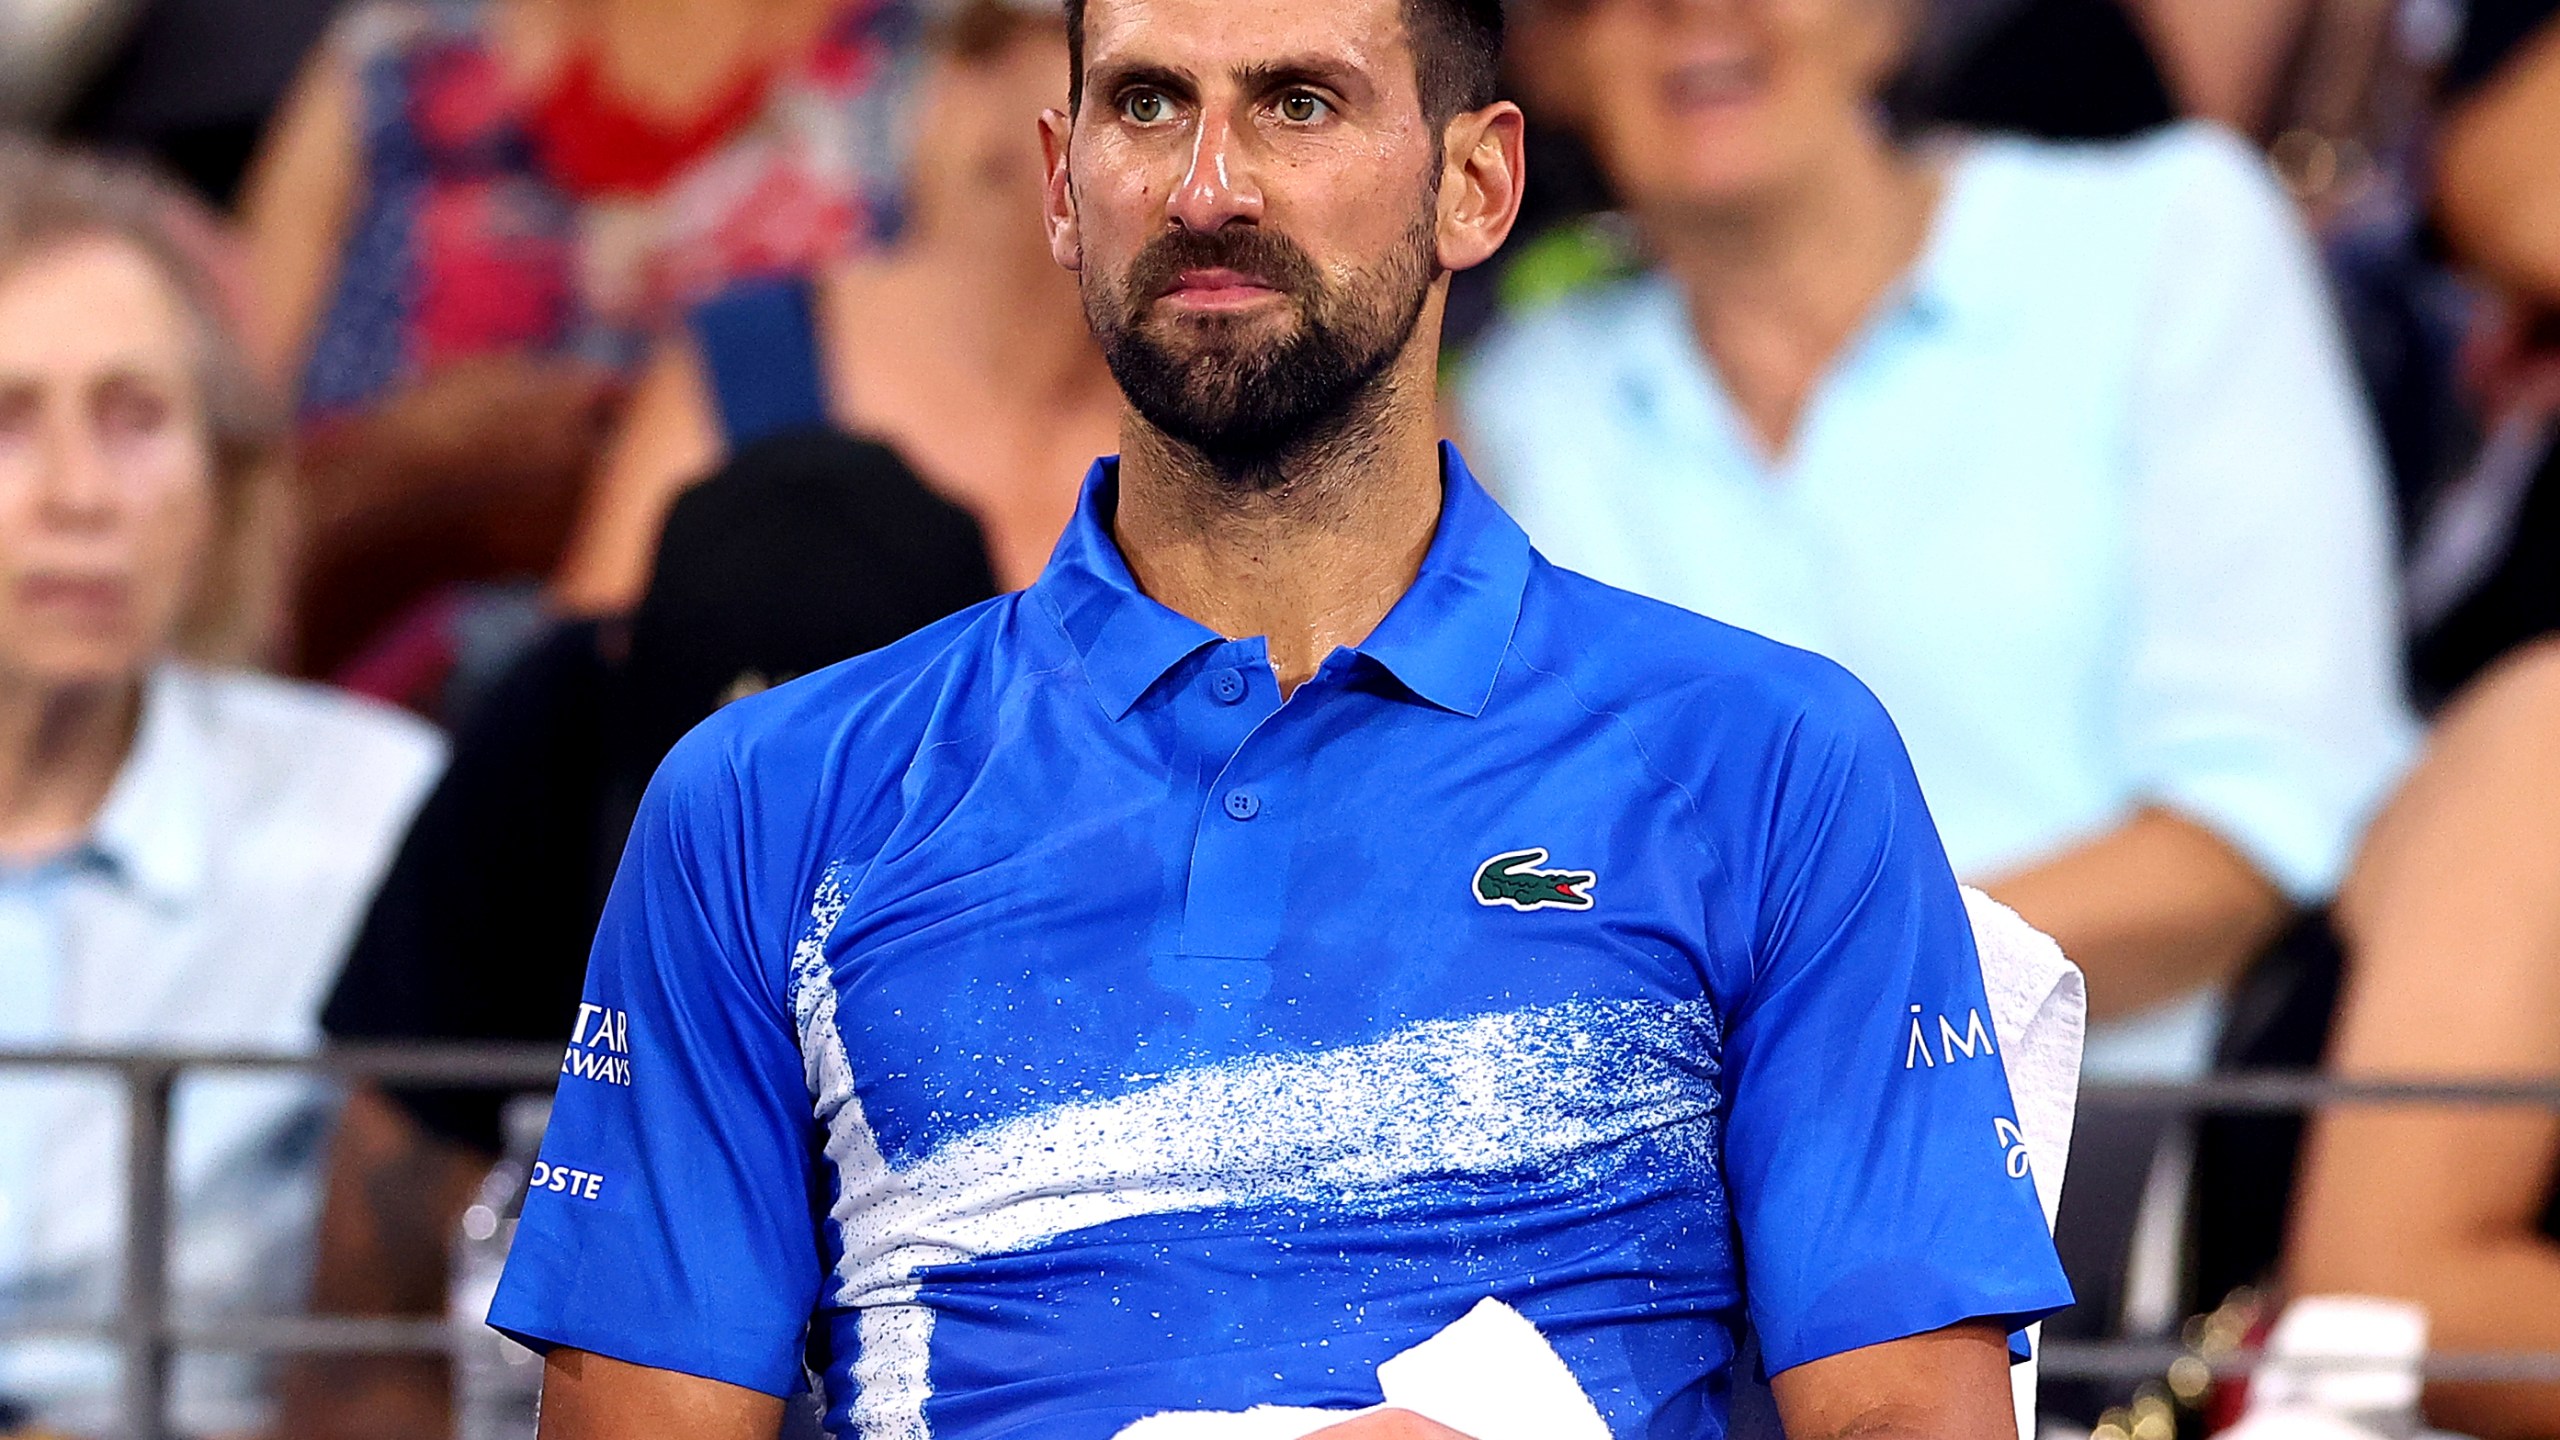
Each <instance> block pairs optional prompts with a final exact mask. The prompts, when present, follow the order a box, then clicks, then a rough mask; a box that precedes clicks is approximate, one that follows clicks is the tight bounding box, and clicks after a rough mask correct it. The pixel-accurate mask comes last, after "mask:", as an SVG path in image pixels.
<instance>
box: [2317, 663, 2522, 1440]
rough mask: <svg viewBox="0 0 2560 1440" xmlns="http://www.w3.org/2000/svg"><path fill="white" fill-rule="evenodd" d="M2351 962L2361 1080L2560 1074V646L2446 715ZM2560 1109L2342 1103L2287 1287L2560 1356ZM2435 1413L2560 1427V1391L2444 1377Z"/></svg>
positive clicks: (2351, 1045) (2372, 885)
mask: <svg viewBox="0 0 2560 1440" xmlns="http://www.w3.org/2000/svg"><path fill="white" fill-rule="evenodd" d="M2338 922H2339V927H2340V929H2341V931H2342V932H2343V933H2344V934H2345V936H2346V937H2347V939H2348V941H2349V944H2350V947H2351V953H2352V954H2353V956H2354V962H2353V971H2352V978H2351V981H2350V984H2349V987H2348V991H2347V998H2346V1003H2345V1006H2344V1007H2343V1010H2342V1013H2341V1015H2340V1017H2339V1026H2338V1036H2337V1040H2336V1042H2335V1046H2334V1048H2333V1050H2332V1052H2331V1065H2332V1068H2333V1069H2334V1070H2335V1072H2336V1073H2338V1074H2340V1075H2343V1076H2348V1077H2352V1078H2358V1079H2387V1080H2449V1081H2466V1080H2467V1081H2495V1080H2511V1081H2549V1080H2552V1079H2554V1078H2555V1077H2560V647H2555V646H2554V645H2552V644H2550V643H2545V644H2543V645H2541V646H2538V647H2535V648H2533V649H2530V650H2528V651H2526V652H2523V653H2522V654H2520V655H2518V656H2516V657H2514V658H2512V659H2510V660H2509V661H2508V662H2507V663H2505V664H2503V665H2501V666H2500V667H2498V668H2497V669H2495V670H2493V671H2492V672H2491V673H2490V674H2489V675H2488V676H2487V677H2486V678H2484V679H2483V680H2482V681H2481V682H2480V683H2479V684H2478V685H2477V686H2475V687H2474V688H2473V689H2472V690H2471V691H2470V692H2468V693H2467V694H2466V695H2465V696H2464V698H2462V699H2461V700H2460V701H2458V702H2456V703H2455V704H2454V705H2453V706H2451V707H2450V708H2448V710H2447V711H2446V712H2445V715H2444V718H2443V720H2442V722H2441V723H2440V724H2439V725H2438V727H2437V730H2436V734H2435V737H2434V742H2433V745H2432V748H2431V750H2430V753H2429V754H2428V757H2427V759H2426V761H2425V763H2424V764H2422V765H2421V766H2420V767H2419V768H2418V770H2417V771H2416V773H2415V774H2413V775H2412V776H2411V778H2410V780H2409V783H2408V785H2407V786H2406V787H2405V788H2404V789H2403V790H2402V791H2401V793H2400V795H2399V796H2398V798H2397V799H2395V800H2394V801H2393V802H2392V805H2391V808H2390V809H2389V810H2387V811H2386V812H2385V813H2384V815H2383V817H2382V819H2381V820H2380V821H2379V822H2377V823H2376V824H2375V826H2374V829H2373V834H2372V836H2371V837H2370V838H2369V839H2368V841H2367V842H2366V845H2365V848H2364V851H2363V853H2362V855H2361V856H2360V857H2359V858H2358V860H2357V863H2356V867H2355V870H2354V872H2353V874H2352V875H2351V876H2350V878H2349V880H2348V882H2347V885H2346V888H2345V890H2344V891H2343V892H2342V893H2341V895H2340V897H2339V901H2338ZM2555 1166H2560V1118H2555V1117H2554V1116H2553V1115H2552V1114H2550V1113H2549V1112H2547V1111H2545V1110H2542V1109H2539V1108H2531V1109H2525V1108H2503V1107H2496V1108H2480V1107H2461V1108H2430V1107H2424V1106H2411V1105H2398V1106H2376V1107H2345V1106H2342V1107H2334V1108H2332V1109H2330V1110H2329V1111H2327V1112H2326V1113H2325V1114H2324V1115H2323V1117H2322V1118H2321V1120H2320V1121H2319V1123H2318V1125H2317V1126H2316V1128H2315V1130H2314V1133H2313V1138H2312V1143H2311V1145H2310V1147H2309V1150H2308V1152H2307V1157H2306V1160H2305V1165H2304V1176H2303V1189H2302V1194H2301V1201H2300V1206H2299V1210H2298V1212H2297V1215H2296V1222H2295V1231H2294V1237H2293V1254H2292V1263H2291V1266H2290V1274H2289V1277H2288V1278H2289V1280H2290V1283H2291V1284H2292V1285H2293V1287H2294V1288H2295V1289H2296V1290H2298V1291H2300V1292H2302V1293H2306V1294H2318V1293H2353V1294H2366V1295H2386V1296H2394V1297H2399V1298H2404V1299H2409V1300H2414V1301H2417V1302H2418V1303H2420V1304H2422V1305H2424V1306H2426V1307H2427V1309H2428V1311H2429V1314H2430V1319H2431V1332H2430V1337H2429V1338H2430V1343H2431V1344H2432V1346H2433V1347H2434V1348H2436V1349H2439V1350H2450V1351H2554V1350H2560V1241H2555V1239H2554V1237H2555V1236H2560V1189H2555V1186H2554V1184H2553V1178H2552V1177H2553V1175H2554V1172H2555ZM2428 1410H2429V1415H2430V1418H2431V1419H2433V1420H2434V1422H2435V1423H2437V1424H2439V1425H2442V1426H2446V1427H2449V1428H2451V1429H2454V1430H2458V1431H2460V1432H2462V1433H2464V1434H2469V1435H2479V1436H2484V1437H2489V1440H2506V1437H2510V1436H2516V1437H2521V1436H2542V1435H2551V1434H2554V1433H2560V1386H2551V1385H2535V1386H2526V1385H2474V1386H2460V1385H2442V1386H2437V1387H2433V1388H2432V1389H2431V1390H2430V1391H2429V1393H2428Z"/></svg>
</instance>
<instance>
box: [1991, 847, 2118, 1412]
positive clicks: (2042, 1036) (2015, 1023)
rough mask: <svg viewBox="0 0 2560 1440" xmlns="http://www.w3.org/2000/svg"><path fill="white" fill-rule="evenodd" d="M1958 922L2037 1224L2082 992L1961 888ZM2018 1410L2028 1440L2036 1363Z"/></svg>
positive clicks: (2047, 1188) (2076, 1051) (2044, 943)
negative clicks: (1968, 942)
mask: <svg viewBox="0 0 2560 1440" xmlns="http://www.w3.org/2000/svg"><path fill="white" fill-rule="evenodd" d="M1964 909H1965V917H1966V918H1967V919H1968V920H1970V921H1971V922H1972V923H1973V948H1974V949H1975V950H1976V951H1978V952H1980V953H1981V956H1982V988H1983V990H1984V991H1985V992H1986V993H1987V994H1988V995H1989V996H1990V998H1991V1029H1992V1032H1993V1034H1994V1035H1995V1037H1996V1038H1997V1039H1998V1040H1999V1042H2000V1057H2001V1063H2002V1064H2003V1065H2004V1066H2005V1067H2007V1069H2008V1072H2009V1100H2010V1103H2011V1104H2013V1105H2015V1106H2017V1107H2018V1128H2019V1129H2020V1130H2021V1131H2023V1132H2025V1138H2026V1145H2027V1161H2028V1163H2029V1164H2030V1165H2032V1166H2033V1167H2034V1168H2035V1177H2036V1199H2037V1201H2038V1202H2040V1203H2041V1204H2042V1205H2043V1206H2044V1223H2045V1227H2046V1228H2047V1229H2051V1228H2052V1226H2053V1217H2054V1215H2055V1213H2056V1212H2058V1211H2059V1210H2060V1209H2061V1208H2062V1172H2063V1170H2064V1169H2065V1167H2067V1166H2068V1165H2069V1164H2070V1163H2071V1124H2072V1121H2073V1119H2074V1118H2075V1117H2076V1116H2077V1115H2078V1114H2079V1110H2080V1045H2081V1041H2082V1039H2083V1038H2084V1037H2085V1036H2086V1035H2087V1033H2088V1029H2089V984H2088V981H2087V980H2085V979H2083V978H2082V977H2081V974H2080V968H2079V967H2078V966H2076V965H2074V964H2072V963H2071V962H2070V961H2069V960H2068V959H2065V958H2064V957H2063V954H2062V947H2061V946H2059V945H2056V944H2055V943H2053V940H2052V938H2051V937H2049V936H2047V935H2046V934H2045V933H2044V932H2043V931H2041V930H2038V929H2037V928H2036V927H2034V926H2033V925H2030V924H2028V923H2027V922H2026V920H2025V919H2024V918H2023V917H2021V916H2020V915H2019V914H2018V912H2017V911H2015V910H2012V909H2010V908H2009V907H2008V906H2006V905H2003V904H2001V903H2000V902H1999V901H1997V900H1994V899H1992V898H1991V897H1990V896H1988V895H1985V894H1983V893H1982V892H1981V891H1979V890H1976V889H1973V888H1972V887H1970V886H1968V887H1966V889H1965V892H1964ZM2043 1330H2044V1327H2043V1326H2041V1325H2037V1326H2031V1327H2029V1328H2028V1330H2027V1346H2028V1350H2029V1352H2030V1354H2031V1355H2032V1353H2033V1352H2034V1350H2035V1349H2037V1348H2038V1347H2039V1346H2041V1345H2042V1344H2043V1340H2044V1336H2043ZM2009 1391H2010V1397H2011V1399H2012V1400H2013V1401H2014V1402H2015V1403H2016V1405H2017V1411H2018V1434H2019V1435H2020V1436H2022V1437H2032V1436H2033V1435H2035V1433H2036V1362H2035V1361H2034V1360H2033V1359H2032V1358H2030V1359H2029V1360H2028V1361H2027V1363H2025V1364H2024V1365H2017V1366H2012V1367H2011V1368H2010V1371H2009Z"/></svg>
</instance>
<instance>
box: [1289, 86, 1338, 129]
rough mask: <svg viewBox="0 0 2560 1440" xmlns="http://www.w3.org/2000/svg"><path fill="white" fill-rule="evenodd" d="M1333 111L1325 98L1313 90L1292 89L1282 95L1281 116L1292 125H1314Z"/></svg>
mask: <svg viewBox="0 0 2560 1440" xmlns="http://www.w3.org/2000/svg"><path fill="white" fill-rule="evenodd" d="M1332 111H1333V107H1332V106H1331V105H1329V104H1326V103H1325V98H1324V97H1323V96H1321V95H1318V94H1317V93H1315V92H1314V91H1312V90H1292V91H1290V92H1289V93H1288V94H1286V95H1283V96H1281V97H1280V118H1281V119H1283V120H1286V121H1288V122H1289V123H1290V124H1292V125H1312V124H1314V123H1315V122H1317V121H1318V120H1321V119H1323V118H1324V117H1325V116H1326V115H1328V114H1330V113H1332Z"/></svg>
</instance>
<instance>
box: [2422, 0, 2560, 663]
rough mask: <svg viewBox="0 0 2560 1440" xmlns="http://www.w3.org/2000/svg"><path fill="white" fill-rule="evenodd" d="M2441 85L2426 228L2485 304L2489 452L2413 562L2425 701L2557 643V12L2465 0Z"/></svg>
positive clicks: (2475, 340) (2441, 507)
mask: <svg viewBox="0 0 2560 1440" xmlns="http://www.w3.org/2000/svg"><path fill="white" fill-rule="evenodd" d="M2445 83H2446V90H2447V103H2446V111H2445V116H2444V121H2443V126H2442V136H2441V140H2440V142H2439V159H2438V167H2437V169H2438V179H2437V185H2436V217H2437V222H2438V227H2439V229H2440V231H2441V233H2442V235H2443V237H2444V239H2445V242H2446V245H2447V247H2448V249H2449V250H2450V251H2451V252H2452V258H2453V260H2454V261H2455V263H2456V264H2458V265H2460V266H2462V267H2463V268H2464V269H2465V270H2466V271H2467V272H2468V273H2469V274H2470V275H2471V276H2472V277H2473V278H2474V279H2475V281H2476V282H2477V283H2478V284H2479V285H2480V286H2481V287H2482V288H2483V290H2484V292H2485V299H2484V303H2483V305H2482V307H2481V313H2480V315H2479V318H2478V323H2477V324H2476V325H2475V326H2474V327H2473V334H2472V337H2471V341H2472V343H2471V346H2470V353H2469V355H2468V357H2467V359H2468V364H2467V365H2466V367H2465V369H2466V375H2465V379H2466V382H2467V386H2468V389H2469V391H2470V393H2471V396H2472V397H2473V399H2474V400H2475V401H2476V403H2477V404H2478V406H2479V408H2480V411H2481V413H2482V417H2483V421H2484V429H2485V431H2486V434H2487V440H2486V443H2485V444H2483V445H2482V447H2481V448H2480V451H2479V454H2478V456H2477V457H2476V459H2474V460H2473V461H2472V463H2471V464H2469V465H2468V466H2467V467H2465V468H2464V469H2462V470H2461V471H2459V472H2457V473H2456V474H2455V475H2453V476H2452V477H2451V478H2450V479H2449V480H2448V481H2447V482H2446V483H2445V484H2444V485H2442V486H2441V487H2439V488H2438V489H2437V490H2436V491H2435V492H2434V493H2433V494H2432V495H2431V496H2430V497H2429V498H2428V501H2427V503H2426V505H2425V506H2424V508H2423V510H2422V512H2421V518H2420V521H2419V524H2418V527H2417V530H2416V535H2415V543H2414V545H2413V546H2412V550H2411V555H2410V561H2409V566H2410V568H2409V604H2410V620H2411V625H2412V629H2413V632H2414V638H2415V644H2414V647H2413V669H2414V672H2415V675H2416V678H2417V682H2418V687H2419V690H2420V693H2421V694H2422V695H2423V696H2424V697H2426V698H2428V699H2430V700H2432V699H2437V698H2441V697H2443V696H2445V695H2449V694H2452V693H2454V692H2455V691H2457V690H2459V689H2461V688H2462V687H2463V686H2464V685H2465V684H2466V683H2467V682H2469V681H2470V680H2471V679H2472V678H2473V677H2474V676H2476V675H2478V674H2479V673H2480V672H2481V671H2482V670H2484V669H2485V668H2486V667H2488V666H2489V665H2490V664H2492V663H2493V662H2494V661H2496V660H2497V658H2498V657H2499V656H2501V655H2503V654H2505V653H2506V652H2507V651H2509V650H2510V649H2512V648H2514V647H2515V646H2517V645H2519V644H2522V643H2523V642H2525V641H2527V640H2529V639H2531V638H2532V637H2534V636H2536V635H2540V634H2543V633H2546V632H2548V631H2552V630H2555V629H2560V0H2474V5H2473V9H2472V12H2471V18H2470V23H2469V24H2468V26H2467V27H2466V29H2465V31H2464V34H2463V36H2462V41H2461V44H2460V45H2459V47H2458V48H2457V49H2456V51H2455V53H2454V56H2453V59H2452V62H2451V63H2450V64H2449V65H2448V67H2447V72H2446V77H2445Z"/></svg>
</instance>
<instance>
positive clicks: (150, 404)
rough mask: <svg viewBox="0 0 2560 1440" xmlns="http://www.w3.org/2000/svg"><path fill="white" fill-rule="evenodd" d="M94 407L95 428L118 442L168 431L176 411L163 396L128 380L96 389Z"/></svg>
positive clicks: (145, 383) (152, 387)
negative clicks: (95, 415)
mask: <svg viewBox="0 0 2560 1440" xmlns="http://www.w3.org/2000/svg"><path fill="white" fill-rule="evenodd" d="M94 403H95V405H96V413H97V423H98V428H99V429H101V430H102V431H104V432H105V433H106V434H108V435H109V436H111V437H116V438H120V439H139V438H142V437H145V436H150V435H156V434H158V433H159V432H160V431H162V430H164V429H166V428H168V425H169V422H170V420H171V419H172V417H173V416H174V414H175V412H176V410H177V406H176V405H175V404H174V403H173V402H172V401H171V399H170V397H169V396H168V394H167V393H166V392H164V391H162V390H161V389H160V388H159V387H157V386H155V385H153V384H151V383H150V382H148V381H145V380H141V379H137V378H134V377H130V376H124V377H119V378H117V379H115V380H111V381H109V382H108V383H107V384H105V385H103V386H100V387H99V389H98V393H97V397H96V400H95V402H94Z"/></svg>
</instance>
